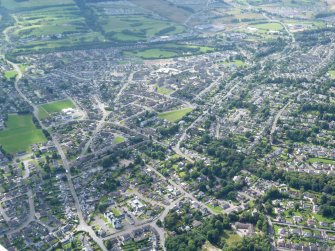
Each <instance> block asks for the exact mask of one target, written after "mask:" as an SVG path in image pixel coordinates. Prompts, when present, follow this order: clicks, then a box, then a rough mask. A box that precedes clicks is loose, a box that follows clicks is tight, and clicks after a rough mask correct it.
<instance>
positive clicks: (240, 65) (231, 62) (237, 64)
mask: <svg viewBox="0 0 335 251" xmlns="http://www.w3.org/2000/svg"><path fill="white" fill-rule="evenodd" d="M224 64H225V65H230V64H235V65H236V66H237V67H243V66H245V63H244V62H243V61H242V60H239V59H237V60H233V61H230V62H228V61H227V62H225V63H224Z"/></svg>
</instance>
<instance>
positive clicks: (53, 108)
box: [38, 99, 75, 119]
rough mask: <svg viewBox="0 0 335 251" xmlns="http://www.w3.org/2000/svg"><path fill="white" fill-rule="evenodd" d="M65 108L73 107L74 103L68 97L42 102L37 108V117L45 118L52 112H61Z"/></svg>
mask: <svg viewBox="0 0 335 251" xmlns="http://www.w3.org/2000/svg"><path fill="white" fill-rule="evenodd" d="M66 108H75V105H74V104H73V103H72V101H71V100H69V99H64V100H60V101H55V102H50V103H47V104H43V105H40V106H39V108H38V117H39V118H40V119H45V118H47V117H49V116H50V115H51V114H52V113H55V112H61V111H62V110H63V109H66Z"/></svg>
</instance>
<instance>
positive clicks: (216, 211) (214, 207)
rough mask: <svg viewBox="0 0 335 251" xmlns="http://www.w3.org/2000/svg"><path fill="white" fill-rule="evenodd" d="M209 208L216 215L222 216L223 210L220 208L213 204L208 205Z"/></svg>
mask: <svg viewBox="0 0 335 251" xmlns="http://www.w3.org/2000/svg"><path fill="white" fill-rule="evenodd" d="M207 206H208V207H209V208H210V209H212V210H213V212H214V213H217V214H220V213H222V210H223V209H222V208H221V207H219V206H213V205H212V204H207Z"/></svg>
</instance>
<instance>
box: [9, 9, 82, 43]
mask: <svg viewBox="0 0 335 251" xmlns="http://www.w3.org/2000/svg"><path fill="white" fill-rule="evenodd" d="M16 17H17V20H18V22H17V24H16V25H17V28H16V29H15V31H14V32H13V36H14V37H16V38H30V37H41V36H44V37H45V36H59V34H64V33H67V34H70V33H87V30H88V28H87V26H86V23H85V19H84V18H83V17H82V16H81V15H80V11H79V9H78V7H76V6H75V5H73V6H60V7H51V8H43V9H39V10H34V11H31V12H20V13H18V14H16Z"/></svg>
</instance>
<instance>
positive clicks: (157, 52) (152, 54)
mask: <svg viewBox="0 0 335 251" xmlns="http://www.w3.org/2000/svg"><path fill="white" fill-rule="evenodd" d="M124 55H125V56H130V57H139V58H143V59H153V58H172V57H175V56H177V55H178V54H177V53H176V52H174V51H169V50H162V49H147V50H142V51H125V52H124Z"/></svg>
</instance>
